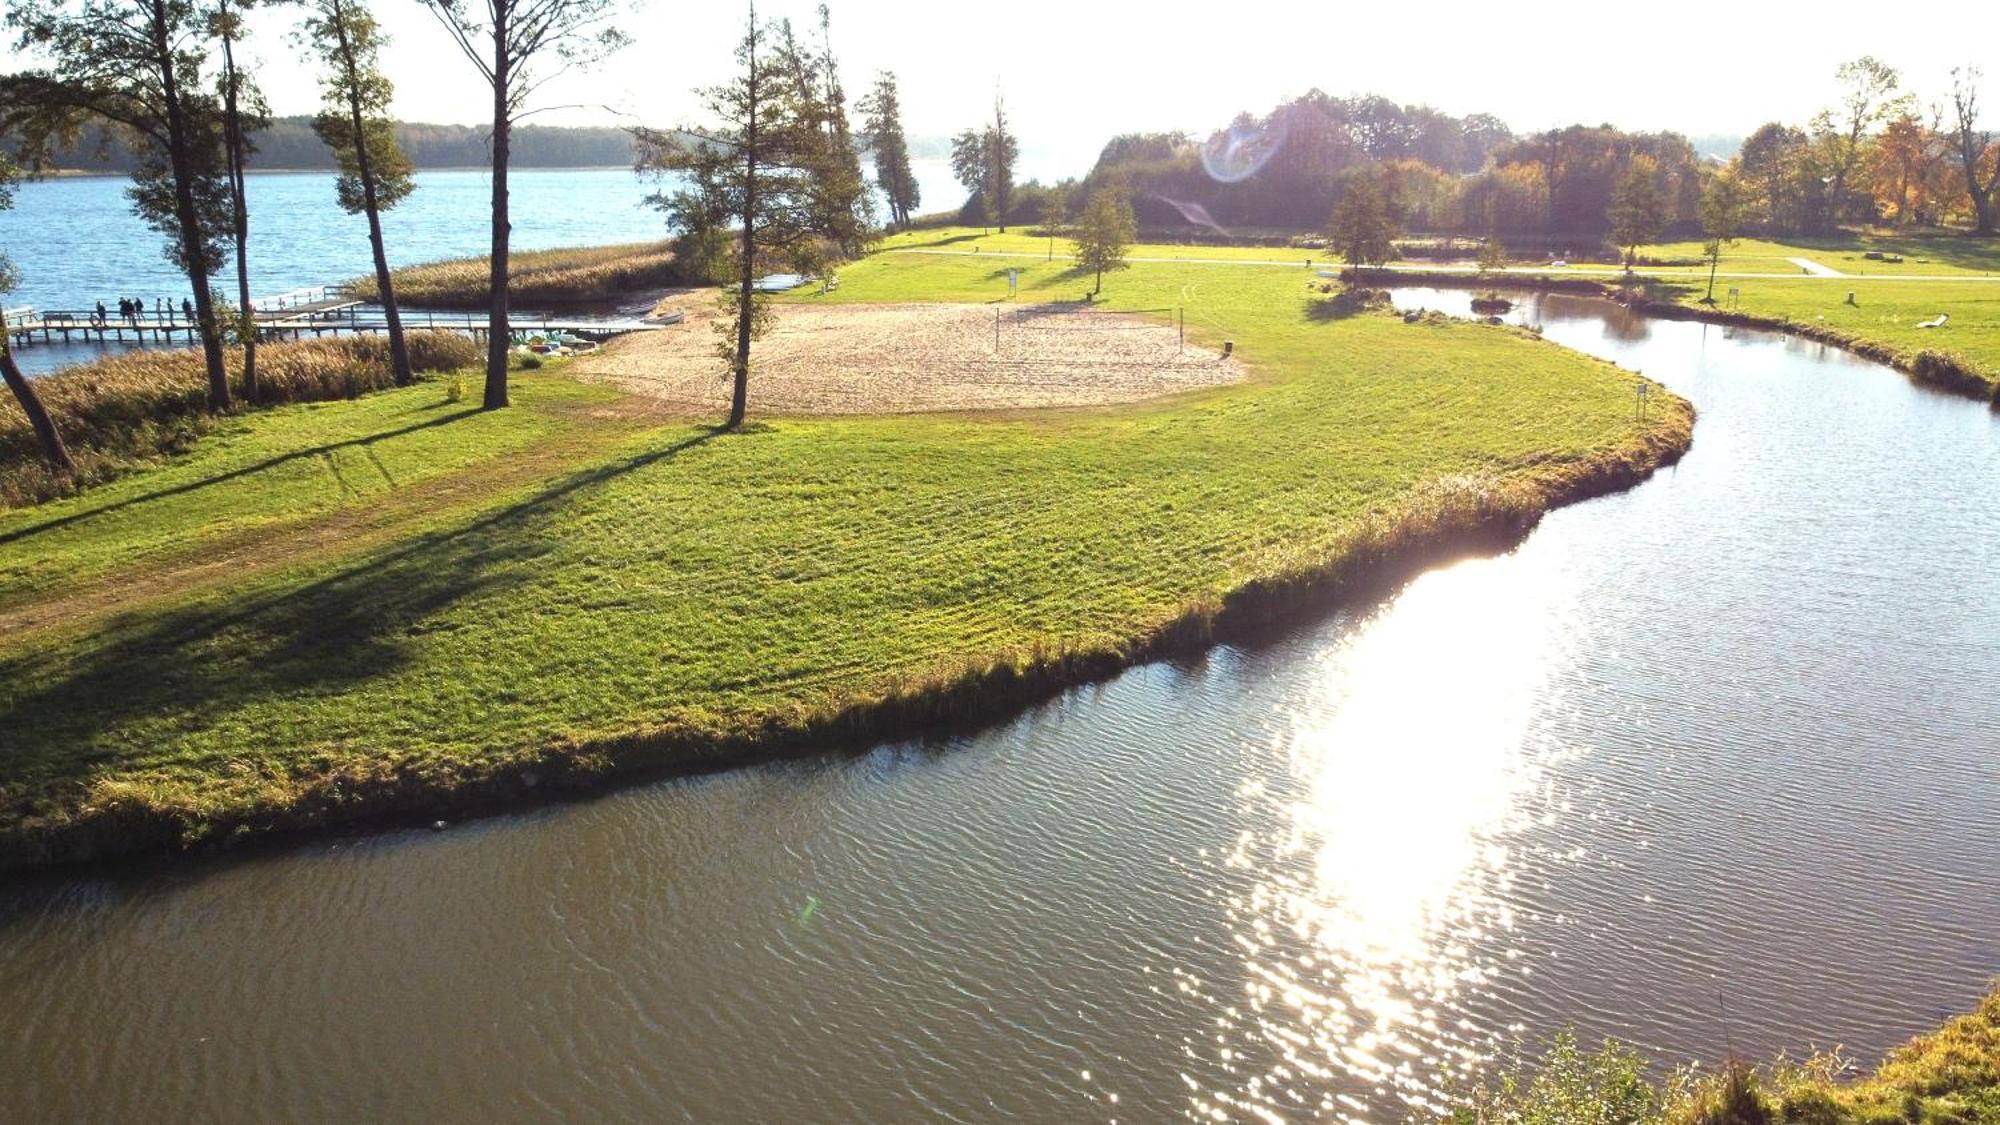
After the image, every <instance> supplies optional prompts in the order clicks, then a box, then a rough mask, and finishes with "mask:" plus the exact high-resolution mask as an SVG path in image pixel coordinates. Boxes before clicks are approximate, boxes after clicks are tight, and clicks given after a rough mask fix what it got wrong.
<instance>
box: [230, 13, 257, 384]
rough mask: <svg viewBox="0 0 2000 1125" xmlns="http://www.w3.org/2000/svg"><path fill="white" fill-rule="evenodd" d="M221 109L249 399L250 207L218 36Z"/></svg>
mask: <svg viewBox="0 0 2000 1125" xmlns="http://www.w3.org/2000/svg"><path fill="white" fill-rule="evenodd" d="M222 71H223V94H224V104H223V113H224V116H225V119H226V120H227V121H228V123H229V202H230V206H231V208H232V210H233V211H234V214H233V215H232V216H231V217H232V218H233V219H234V220H235V226H236V294H237V301H238V304H237V310H236V311H237V314H238V315H239V316H240V317H241V318H242V321H241V324H242V333H243V394H244V397H246V398H248V399H249V400H250V401H251V402H256V401H257V400H258V398H259V397H260V396H259V394H258V387H257V319H256V317H255V315H254V310H253V308H252V307H251V304H250V301H251V298H250V207H249V204H248V202H247V201H246V200H245V198H244V190H243V187H244V185H243V166H244V164H245V163H246V161H247V158H248V153H246V152H245V151H244V150H245V145H244V143H243V119H242V118H241V117H240V116H239V115H238V112H237V104H236V95H237V91H236V53H235V50H234V48H233V47H232V46H231V43H230V39H229V38H228V37H227V36H225V37H224V38H223V40H222Z"/></svg>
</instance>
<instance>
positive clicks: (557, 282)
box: [351, 242, 678, 309]
mask: <svg viewBox="0 0 2000 1125" xmlns="http://www.w3.org/2000/svg"><path fill="white" fill-rule="evenodd" d="M487 261H488V259H486V258H483V257H481V258H459V259H455V260H452V261H446V262H427V263H425V264H422V265H415V266H409V267H406V268H404V269H399V270H396V271H394V273H393V274H392V277H393V278H394V280H395V286H396V299H397V300H398V301H401V302H403V303H405V304H408V305H415V306H425V307H430V308H439V309H478V308H484V307H485V306H486V303H487V302H488V301H489V300H491V299H492V289H491V287H490V286H489V285H488V284H487V281H488V271H489V267H488V265H487ZM677 277H678V275H677V274H676V272H675V269H674V254H673V245H672V243H668V242H631V243H623V244H620V245H616V246H581V247H572V248H568V249H561V250H532V251H528V252H526V253H516V254H510V255H508V258H507V285H508V292H509V293H510V294H511V296H512V299H513V300H514V301H516V302H519V303H521V304H536V305H579V304H592V303H596V302H602V301H610V300H615V299H617V298H619V297H621V296H624V295H626V294H629V293H633V292H637V291H639V290H644V289H657V288H659V287H661V286H666V285H672V284H674V283H675V282H676V280H677ZM351 289H352V292H353V293H354V294H355V295H356V296H357V297H359V298H361V299H362V300H364V301H373V300H376V299H378V297H379V291H378V290H377V289H376V286H375V278H374V276H373V275H370V276H368V277H364V278H357V279H356V280H355V281H354V282H353V283H352V285H351Z"/></svg>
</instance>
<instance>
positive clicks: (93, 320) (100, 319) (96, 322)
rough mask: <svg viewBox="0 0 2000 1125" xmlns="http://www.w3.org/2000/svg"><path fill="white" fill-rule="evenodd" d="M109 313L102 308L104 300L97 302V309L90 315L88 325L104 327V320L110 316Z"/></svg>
mask: <svg viewBox="0 0 2000 1125" xmlns="http://www.w3.org/2000/svg"><path fill="white" fill-rule="evenodd" d="M110 315H111V314H110V313H108V312H106V311H105V309H104V302H103V301H99V302H97V311H96V312H94V313H92V314H91V315H90V326H91V327H92V328H102V327H104V322H105V321H106V320H108V319H109V318H110Z"/></svg>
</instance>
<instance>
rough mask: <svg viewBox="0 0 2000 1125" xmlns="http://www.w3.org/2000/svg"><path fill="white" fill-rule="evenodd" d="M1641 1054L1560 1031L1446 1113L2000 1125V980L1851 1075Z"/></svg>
mask: <svg viewBox="0 0 2000 1125" xmlns="http://www.w3.org/2000/svg"><path fill="white" fill-rule="evenodd" d="M1648 1071H1649V1068H1648V1067H1647V1066H1646V1063H1645V1060H1644V1059H1643V1058H1641V1057H1640V1056H1639V1055H1638V1054H1637V1053H1636V1052H1634V1051H1631V1050H1629V1049H1627V1048H1624V1047H1620V1046H1618V1045H1615V1044H1607V1045H1606V1046H1605V1047H1603V1048H1602V1049H1600V1050H1598V1051H1596V1052H1585V1051H1583V1050H1581V1049H1579V1048H1578V1046H1577V1044H1576V1042H1575V1040H1574V1039H1572V1038H1569V1037H1562V1038H1559V1039H1557V1040H1556V1042H1555V1043H1554V1044H1553V1045H1552V1047H1551V1049H1550V1050H1549V1051H1548V1052H1547V1053H1546V1054H1545V1055H1544V1056H1543V1057H1542V1058H1540V1059H1539V1060H1536V1061H1535V1062H1534V1063H1533V1064H1532V1065H1526V1066H1517V1067H1515V1068H1513V1069H1511V1070H1509V1071H1507V1072H1505V1073H1503V1074H1501V1075H1499V1076H1498V1077H1496V1078H1494V1079H1493V1080H1491V1081H1490V1082H1489V1083H1488V1084H1487V1085H1486V1086H1485V1087H1484V1088H1483V1089H1481V1090H1479V1091H1477V1092H1476V1093H1475V1094H1474V1095H1473V1096H1472V1097H1470V1098H1468V1099H1467V1104H1466V1105H1465V1106H1464V1108H1462V1109H1460V1110H1458V1111H1457V1112H1456V1113H1454V1114H1452V1115H1451V1116H1450V1117H1449V1118H1448V1119H1449V1120H1451V1121H1453V1122H1456V1123H1460V1125H1489V1123H1499V1122H1550V1123H1560V1122H1585V1121H1597V1122H1616V1123H1628V1125H1652V1123H1658V1125H1767V1123H1771V1122H1780V1121H1783V1122H1806V1123H1811V1125H1890V1123H1893V1122H1912V1123H1927V1125H1947V1123H1949V1125H1994V1123H1995V1122H2000V986H1996V987H1995V988H1994V990H1993V991H1991V992H1989V993H1987V995H1986V997H1985V998H1984V999H1983V1000H1981V1001H1980V1003H1979V1004H1978V1006H1977V1007H1975V1008H1974V1010H1973V1011H1971V1012H1969V1013H1967V1014H1965V1015H1962V1016H1958V1017H1956V1018H1954V1019H1951V1020H1949V1021H1947V1022H1946V1023H1945V1024H1944V1025H1943V1026H1941V1027H1939V1028H1938V1029H1937V1030H1935V1031H1931V1032H1927V1033H1925V1034H1923V1035H1919V1036H1917V1037H1916V1038H1914V1039H1912V1040H1911V1041H1910V1042H1909V1043H1907V1044H1905V1045H1904V1046H1902V1047H1899V1048H1897V1049H1896V1050H1894V1051H1891V1052H1890V1053H1889V1055H1888V1057H1887V1058H1886V1059H1884V1060H1883V1061H1882V1064H1881V1065H1880V1066H1879V1067H1877V1068H1875V1069H1874V1070H1873V1071H1870V1072H1868V1073H1866V1074H1863V1075H1861V1076H1860V1077H1851V1076H1849V1075H1848V1074H1847V1073H1846V1072H1847V1065H1846V1061H1845V1060H1842V1059H1838V1058H1834V1057H1829V1056H1818V1057H1815V1058H1811V1059H1808V1060H1806V1061H1803V1062H1796V1063H1788V1062H1779V1063H1777V1064H1774V1065H1770V1066H1764V1067H1754V1068H1753V1067H1748V1066H1743V1065H1740V1064H1737V1065H1728V1066H1724V1067H1721V1068H1717V1069H1712V1070H1708V1071H1694V1072H1689V1071H1675V1072H1672V1073H1670V1074H1669V1075H1668V1076H1667V1077H1666V1078H1664V1079H1655V1078H1653V1077H1651V1076H1650V1075H1649V1073H1648Z"/></svg>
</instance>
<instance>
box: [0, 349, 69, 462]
mask: <svg viewBox="0 0 2000 1125" xmlns="http://www.w3.org/2000/svg"><path fill="white" fill-rule="evenodd" d="M0 377H4V378H5V379H6V381H7V389H8V390H10V391H13V392H14V398H15V399H16V400H17V401H18V402H20V404H21V412H22V413H23V414H26V415H27V416H28V424H29V425H30V426H33V427H34V428H35V439H36V440H37V441H39V442H41V443H42V456H44V457H46V458H48V460H49V464H50V466H52V467H53V468H54V469H55V470H56V471H57V472H59V473H70V472H75V471H76V462H74V461H71V460H70V458H69V450H68V449H67V448H66V447H65V446H64V445H63V440H62V434H60V433H58V432H57V430H56V424H55V421H54V420H53V419H51V418H50V417H49V412H48V410H46V409H45V408H44V407H43V406H42V396H40V395H38V394H36V393H35V385H34V384H33V383H30V382H28V377H27V376H25V375H23V374H21V369H20V368H19V367H18V366H16V365H15V363H14V349H13V346H12V341H10V340H9V339H8V338H7V314H6V312H5V311H4V310H0Z"/></svg>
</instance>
